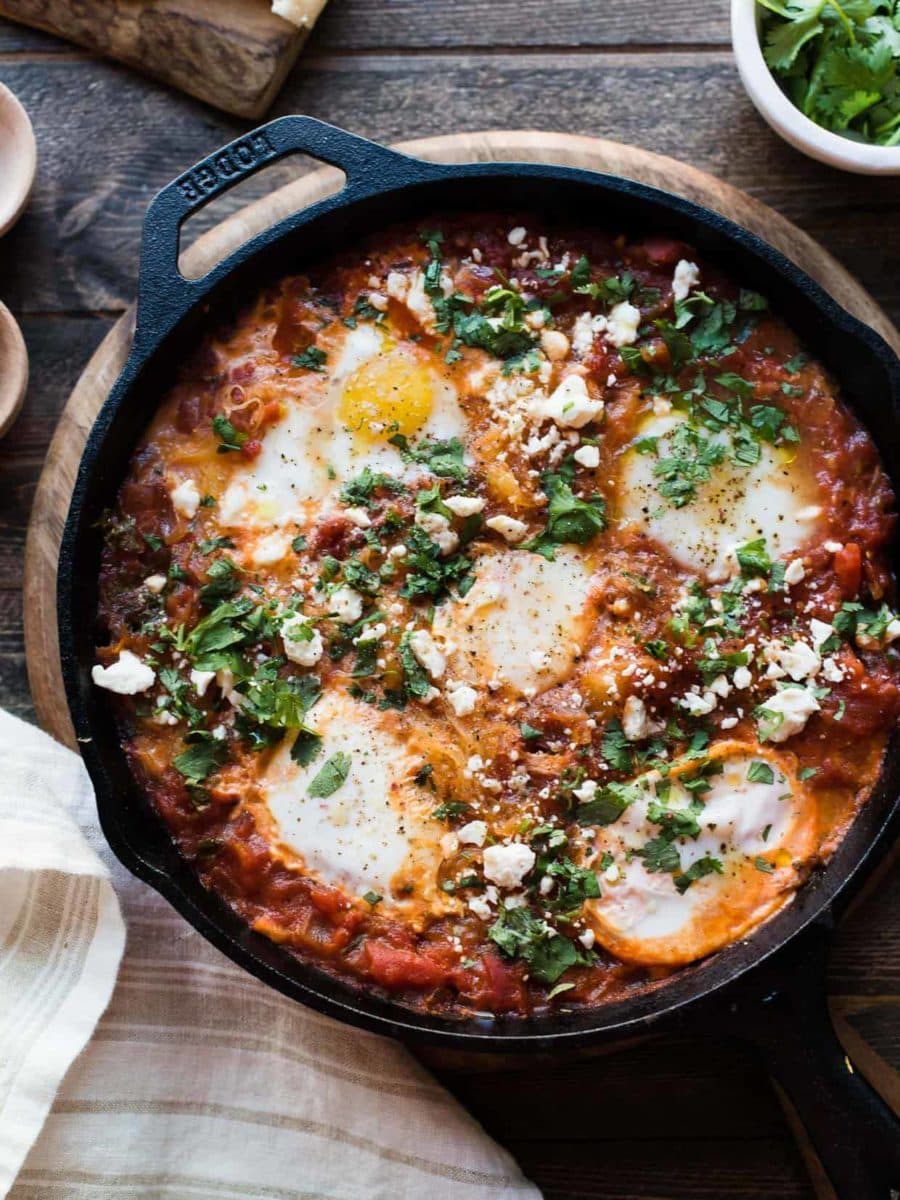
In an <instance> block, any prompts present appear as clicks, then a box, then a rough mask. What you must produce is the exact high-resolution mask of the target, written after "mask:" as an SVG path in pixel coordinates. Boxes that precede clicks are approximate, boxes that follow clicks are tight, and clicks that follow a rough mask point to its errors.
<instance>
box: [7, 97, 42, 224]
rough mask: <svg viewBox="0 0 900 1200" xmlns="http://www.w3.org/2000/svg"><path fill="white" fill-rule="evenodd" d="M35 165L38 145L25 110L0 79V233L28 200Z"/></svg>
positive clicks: (12, 220) (17, 217)
mask: <svg viewBox="0 0 900 1200" xmlns="http://www.w3.org/2000/svg"><path fill="white" fill-rule="evenodd" d="M36 166H37V147H36V145H35V141H34V130H33V129H32V128H31V121H30V120H29V117H28V113H27V112H26V111H25V109H24V108H23V107H22V105H21V104H20V103H19V101H18V100H17V99H16V97H15V96H14V95H13V94H12V92H11V91H10V90H9V88H8V87H6V86H5V85H4V84H2V83H0V237H2V236H3V234H4V233H6V231H7V230H8V229H10V228H12V226H13V225H14V224H15V223H16V221H18V219H19V216H20V215H21V212H22V209H23V208H24V207H25V205H26V204H27V203H28V197H29V195H30V194H31V185H32V184H33V183H34V172H35V168H36Z"/></svg>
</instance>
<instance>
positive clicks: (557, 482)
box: [523, 471, 606, 562]
mask: <svg viewBox="0 0 900 1200" xmlns="http://www.w3.org/2000/svg"><path fill="white" fill-rule="evenodd" d="M541 484H542V486H543V489H544V491H545V492H546V494H547V499H548V504H547V524H546V526H545V528H544V529H543V531H542V532H541V533H539V534H538V535H537V537H534V538H531V539H530V540H529V541H527V542H523V549H525V550H533V551H534V553H535V554H541V555H543V557H544V558H546V559H548V560H549V561H550V562H553V559H554V555H553V547H554V546H561V545H567V544H573V545H576V546H583V545H585V543H587V542H589V541H591V540H592V539H593V538H595V537H596V536H597V534H598V533H602V532H603V530H604V529H605V528H606V503H605V501H604V499H603V497H602V496H598V495H594V496H591V497H589V498H588V499H586V500H585V499H582V498H581V497H580V496H576V495H575V493H574V492H573V491H572V489H571V487H570V486H569V481H568V480H567V479H566V477H565V476H564V475H563V474H562V473H559V472H552V471H551V472H547V473H545V474H544V475H543V477H542V479H541Z"/></svg>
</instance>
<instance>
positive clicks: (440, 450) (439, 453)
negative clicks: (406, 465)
mask: <svg viewBox="0 0 900 1200" xmlns="http://www.w3.org/2000/svg"><path fill="white" fill-rule="evenodd" d="M388 441H389V442H390V443H391V444H392V445H394V446H396V447H397V449H398V450H399V451H400V456H401V457H402V458H403V460H404V462H416V463H422V464H424V465H425V466H426V467H428V469H429V471H431V473H432V475H437V476H438V478H440V479H455V480H456V481H457V483H465V482H466V480H467V479H468V476H469V472H468V470H467V469H466V465H465V462H464V461H463V460H464V457H465V447H464V446H463V444H462V442H461V441H460V440H459V438H448V439H447V440H445V441H431V440H429V439H427V438H426V439H424V440H423V441H421V442H419V444H418V445H417V446H410V444H409V440H408V439H407V438H405V437H404V436H403V434H402V433H395V434H394V435H393V437H389V438H388Z"/></svg>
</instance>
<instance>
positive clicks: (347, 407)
mask: <svg viewBox="0 0 900 1200" xmlns="http://www.w3.org/2000/svg"><path fill="white" fill-rule="evenodd" d="M434 383H435V381H434V376H433V373H432V372H431V371H430V370H429V368H428V366H427V365H426V364H425V363H424V362H422V361H421V359H420V358H418V356H416V355H415V354H413V353H411V352H409V351H407V350H400V349H393V350H387V351H386V352H384V353H382V354H379V355H378V356H377V357H376V358H371V359H369V360H368V361H367V362H364V363H361V364H360V365H359V366H358V367H357V368H356V370H355V371H353V373H352V374H351V375H350V376H349V377H348V379H347V382H346V383H345V384H344V387H343V390H342V392H341V398H340V401H339V403H338V419H339V420H340V422H341V424H342V425H344V426H345V427H346V428H347V429H348V430H349V431H350V432H351V433H352V434H353V436H354V440H358V441H361V442H368V443H374V442H381V441H384V440H386V439H387V438H388V437H391V436H393V435H394V434H398V433H399V434H402V435H403V436H404V437H411V436H412V435H413V434H415V433H417V432H418V431H419V430H420V429H421V428H422V426H423V425H425V423H426V422H427V421H428V419H429V417H430V416H431V413H432V409H433V407H434Z"/></svg>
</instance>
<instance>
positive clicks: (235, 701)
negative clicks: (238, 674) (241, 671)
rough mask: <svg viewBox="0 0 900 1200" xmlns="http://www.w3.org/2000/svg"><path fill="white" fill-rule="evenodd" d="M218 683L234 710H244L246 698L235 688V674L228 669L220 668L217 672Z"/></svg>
mask: <svg viewBox="0 0 900 1200" xmlns="http://www.w3.org/2000/svg"><path fill="white" fill-rule="evenodd" d="M216 683H217V684H218V685H219V687H220V688H221V689H222V695H223V696H224V697H225V699H226V700H227V701H228V703H229V704H230V705H231V706H232V708H243V706H244V697H243V696H242V695H241V693H240V692H239V691H237V690H236V688H235V686H234V672H233V671H232V670H230V669H229V668H228V667H220V668H219V670H218V671H216Z"/></svg>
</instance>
